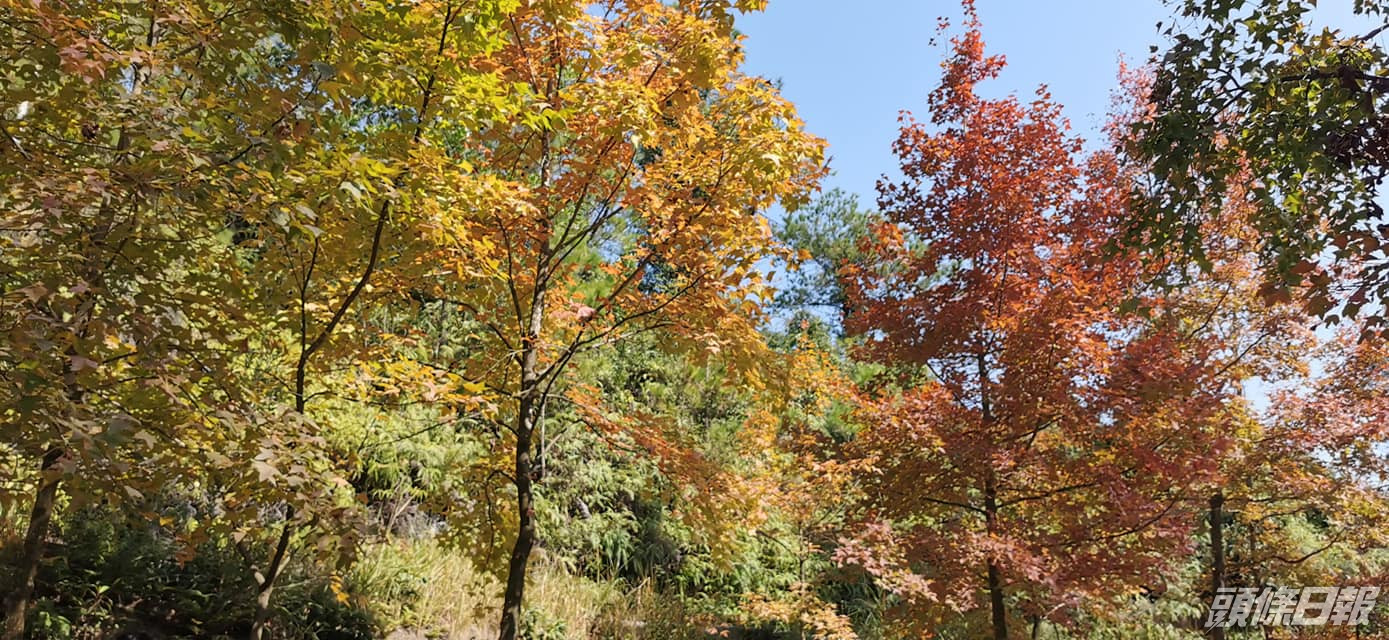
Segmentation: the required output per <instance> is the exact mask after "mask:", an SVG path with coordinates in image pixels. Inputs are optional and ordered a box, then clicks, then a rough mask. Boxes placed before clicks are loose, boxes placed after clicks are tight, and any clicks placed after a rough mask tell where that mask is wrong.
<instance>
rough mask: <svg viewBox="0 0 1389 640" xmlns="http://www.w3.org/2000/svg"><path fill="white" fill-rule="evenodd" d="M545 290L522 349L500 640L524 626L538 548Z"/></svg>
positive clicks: (536, 303) (535, 304)
mask: <svg viewBox="0 0 1389 640" xmlns="http://www.w3.org/2000/svg"><path fill="white" fill-rule="evenodd" d="M544 314H545V291H544V289H539V290H537V291H536V293H535V296H534V297H533V298H532V302H531V310H530V317H529V318H528V322H527V330H526V338H525V341H524V342H523V344H524V345H525V346H524V347H523V348H522V349H521V357H520V362H519V364H520V366H521V387H520V397H519V401H518V403H517V408H516V451H515V455H516V460H515V465H516V468H515V469H514V472H515V476H514V477H513V478H512V482H513V483H515V485H516V516H517V525H518V526H517V529H516V544H515V545H513V546H512V548H511V559H510V561H509V562H508V563H507V574H506V591H505V592H504V593H503V595H502V620H501V633H500V635H499V636H498V640H516V637H517V634H519V633H520V630H521V629H520V626H521V604H522V600H523V599H524V597H525V592H526V565H527V564H528V563H529V562H530V557H531V550H532V549H534V548H535V537H536V535H535V506H534V493H535V480H536V475H535V472H534V470H533V468H532V467H533V462H534V461H533V460H532V459H531V438H532V437H533V436H534V435H535V428H536V421H537V419H538V417H539V416H538V414H539V412H540V407H542V406H544V404H545V398H544V397H543V396H544V395H545V391H544V390H543V389H542V387H541V375H540V365H539V361H540V353H539V350H538V349H539V347H538V345H539V344H540V330H541V327H542V326H543V324H542V323H543V322H544V318H545V315H544ZM555 375H558V374H555Z"/></svg>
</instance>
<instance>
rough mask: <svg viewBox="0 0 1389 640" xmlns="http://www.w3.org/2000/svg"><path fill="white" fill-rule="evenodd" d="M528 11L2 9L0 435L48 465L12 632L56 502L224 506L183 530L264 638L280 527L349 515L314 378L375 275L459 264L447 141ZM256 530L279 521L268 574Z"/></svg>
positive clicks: (326, 523)
mask: <svg viewBox="0 0 1389 640" xmlns="http://www.w3.org/2000/svg"><path fill="white" fill-rule="evenodd" d="M516 4H517V3H515V2H510V1H507V0H500V1H497V2H490V1H488V2H471V3H466V6H465V3H462V2H453V3H450V2H426V3H419V4H416V5H412V6H411V7H400V6H397V5H396V4H395V3H389V2H382V3H378V2H355V1H345V2H339V1H337V0H323V1H321V2H311V3H304V4H302V5H294V6H283V7H281V6H252V7H235V6H234V7H220V6H205V5H204V4H202V3H197V2H175V3H166V4H159V5H154V6H145V5H138V4H131V5H129V6H125V5H110V6H108V5H107V4H106V3H57V4H42V5H36V4H33V3H22V2H17V3H6V4H5V5H4V13H3V14H0V16H3V24H4V27H5V33H6V35H7V37H6V45H5V46H6V47H9V48H7V49H6V53H7V55H6V61H5V65H6V66H5V67H4V72H5V74H6V76H7V80H8V81H7V83H6V89H5V91H6V96H5V97H6V104H15V105H19V106H18V108H17V109H16V110H15V112H14V113H12V114H6V118H7V120H6V122H5V123H4V125H5V131H4V134H5V135H4V138H3V140H4V145H5V146H4V156H3V158H4V164H3V165H2V166H0V171H3V172H4V175H5V177H6V191H5V192H4V193H3V194H0V202H3V205H4V211H5V214H4V216H5V217H4V218H3V231H0V233H3V234H5V235H3V236H0V242H4V243H5V247H6V252H5V254H4V260H5V263H4V264H5V266H6V269H5V275H4V276H3V278H4V279H3V280H0V283H2V285H3V294H4V295H3V299H4V300H5V305H4V307H3V309H4V314H5V316H4V320H3V321H4V323H5V326H6V329H7V331H8V332H9V336H8V337H9V339H8V340H7V342H6V344H5V345H4V346H3V347H0V354H3V357H4V358H5V364H6V365H9V366H6V367H5V369H4V370H5V373H4V386H3V387H0V388H2V389H3V391H0V393H3V394H4V395H0V401H3V404H2V405H0V410H3V413H0V415H2V416H3V418H4V420H5V423H6V424H11V423H13V424H16V425H24V426H23V427H22V428H20V427H18V426H17V427H16V428H15V429H7V430H6V433H5V437H6V440H7V444H10V445H11V446H13V447H14V448H15V449H16V451H17V452H18V454H19V455H21V456H25V457H27V458H28V459H30V460H35V461H38V462H40V463H39V464H36V465H35V466H37V467H38V469H37V473H36V474H34V476H33V477H29V476H26V477H25V478H23V479H24V480H32V481H33V483H34V484H35V485H36V486H37V489H36V492H35V495H34V499H33V509H32V515H31V517H30V519H29V533H28V537H27V542H26V548H25V552H24V562H23V565H24V566H23V567H21V573H22V574H23V575H22V576H21V584H20V585H19V588H18V589H17V590H16V591H15V592H14V593H13V594H12V595H11V597H10V598H9V604H8V606H7V615H6V624H7V631H6V634H7V636H6V637H7V638H8V637H17V636H18V635H19V634H21V633H22V628H23V623H24V622H23V621H24V610H25V608H26V602H27V599H28V594H29V592H30V590H31V588H32V583H33V576H34V574H35V570H36V568H37V566H38V563H39V560H40V559H41V557H42V554H43V541H44V537H45V535H46V530H47V525H48V521H49V519H50V518H51V515H52V512H53V509H54V505H55V504H56V499H57V496H58V491H59V487H60V485H61V483H64V482H66V483H68V486H69V487H70V488H71V489H73V490H71V491H70V492H69V493H71V494H72V495H73V497H74V498H75V499H78V500H83V499H97V498H101V499H108V500H110V499H118V498H120V499H138V498H139V497H140V495H141V494H140V490H141V488H142V487H145V486H156V487H157V486H159V485H161V484H164V483H165V482H169V481H173V482H178V483H180V484H182V485H183V486H198V485H199V483H200V481H205V482H206V484H204V485H202V486H216V487H220V488H221V489H222V490H223V491H222V494H221V495H220V496H218V499H219V500H220V502H219V505H218V506H219V507H220V508H223V509H225V514H224V517H222V518H220V519H216V520H214V521H213V522H208V523H203V524H204V525H205V526H204V527H202V528H200V529H199V531H200V532H202V535H207V533H208V532H210V531H217V530H222V531H228V532H229V533H230V535H231V536H232V538H233V539H234V540H236V542H237V543H238V547H239V548H240V549H241V550H242V551H243V553H244V554H245V555H246V556H247V560H248V562H249V563H250V568H251V570H252V572H253V573H254V577H255V579H256V580H255V581H256V585H257V594H256V614H255V620H254V621H253V624H252V632H251V633H252V636H253V637H258V638H259V637H264V636H265V635H266V634H267V633H268V624H269V618H270V613H271V596H272V593H273V590H274V586H275V584H276V580H277V578H278V576H279V575H280V574H281V572H282V570H283V568H284V566H285V563H286V562H288V558H289V554H290V553H291V548H290V546H291V542H292V541H293V539H294V537H295V535H296V533H298V532H303V531H305V530H311V529H313V528H314V527H313V526H310V524H311V523H314V524H317V525H320V526H322V528H324V529H330V528H337V527H344V526H346V525H348V524H350V521H351V517H349V515H348V514H349V513H351V511H352V510H351V499H350V494H348V495H346V496H345V495H344V491H343V488H344V486H345V484H346V483H345V482H343V481H342V479H341V477H340V475H339V473H338V472H339V471H340V470H341V468H342V466H343V465H342V464H341V461H337V460H332V459H330V458H328V457H327V456H326V455H325V454H326V452H325V451H324V450H323V449H324V448H323V447H322V441H321V440H320V439H318V438H317V433H316V424H315V420H314V417H313V416H312V415H311V414H310V400H311V399H312V397H314V396H316V395H322V394H324V393H325V392H326V391H327V387H328V381H324V380H321V379H317V378H316V376H318V375H321V374H322V373H323V372H325V371H331V370H335V369H337V368H338V367H341V366H343V365H344V363H350V362H352V361H353V359H354V358H358V357H361V356H362V355H363V354H364V353H369V351H367V350H365V349H363V348H362V345H361V343H360V342H357V343H353V342H349V341H344V340H341V339H340V334H352V333H358V332H354V331H353V329H354V328H355V327H354V323H353V315H352V314H353V313H355V312H359V310H360V308H361V307H362V306H363V304H364V302H366V299H367V298H370V297H371V296H370V294H371V292H373V291H377V286H376V285H377V283H376V277H377V275H378V274H379V273H381V272H384V271H385V270H386V267H385V265H386V264H387V263H394V262H396V261H399V262H403V263H406V264H412V263H414V262H415V261H417V260H418V259H420V257H421V256H422V255H423V254H424V253H425V251H424V250H423V249H424V248H429V249H430V250H431V252H432V251H433V250H435V249H437V246H438V245H444V246H447V247H454V246H458V245H460V244H464V243H465V242H466V239H464V238H461V237H459V236H458V234H457V232H458V229H457V225H446V224H444V223H447V222H449V221H451V220H453V219H454V218H456V217H457V216H458V215H460V212H466V211H470V210H472V209H474V208H476V209H485V208H487V207H486V206H482V205H479V202H482V201H485V199H486V197H487V196H488V195H489V194H490V193H492V192H491V191H489V190H487V189H484V188H482V187H481V186H480V185H481V184H482V183H483V182H484V181H481V180H477V181H474V180H472V179H470V178H469V174H471V169H470V168H469V165H468V164H467V162H466V160H463V159H459V158H456V157H453V156H451V155H450V154H449V147H448V142H449V141H450V140H451V139H452V138H454V137H456V136H457V135H458V133H459V132H460V131H464V130H468V129H473V128H476V127H478V126H480V123H482V122H484V121H486V122H490V121H491V120H493V119H496V118H498V117H499V114H501V113H502V112H503V111H505V109H504V108H503V105H506V104H508V102H507V100H506V96H505V91H504V88H502V87H501V86H500V85H498V84H497V83H496V82H495V80H496V78H497V76H495V75H494V74H492V73H491V71H490V70H489V69H486V68H478V67H475V66H473V62H474V61H475V58H476V57H477V56H478V55H480V54H483V53H486V52H487V51H488V50H489V49H490V48H492V47H493V46H495V45H496V44H499V42H500V41H499V40H498V39H497V37H496V35H497V33H498V27H499V25H501V24H502V20H503V18H504V17H505V15H506V13H507V12H508V11H509V10H510V9H512V8H514V7H515V6H516ZM443 105H449V106H450V109H449V116H448V117H447V118H440V117H439V114H440V113H441V112H443V108H442V106H443ZM441 210H447V211H448V215H443V214H441V213H440V212H441ZM397 225H398V226H397ZM430 242H433V243H434V244H430ZM422 245H423V246H422ZM10 248H14V249H15V250H14V251H10V250H9V249H10ZM431 255H432V253H431ZM397 275H399V274H397ZM446 275H447V274H446ZM381 290H383V291H388V290H389V289H386V288H384V287H382V289H381ZM54 381H61V382H60V383H59V384H54ZM136 461H139V462H140V463H139V464H134V463H135V462H136ZM151 475H153V476H154V477H153V478H151V477H150V476H151ZM81 478H89V479H90V484H85V483H81V481H80V479H81ZM107 483H113V484H114V486H110V487H108V486H103V485H105V484H107ZM139 483H143V484H139ZM112 489H115V491H112ZM344 498H346V503H347V504H344ZM266 512H273V513H277V514H279V515H278V518H279V519H282V520H283V521H282V522H281V526H280V527H279V531H278V533H275V534H271V535H270V536H267V537H269V538H272V539H271V540H270V541H269V551H268V552H267V553H268V555H269V558H268V559H267V560H265V561H257V560H254V559H253V558H252V557H251V556H252V554H253V553H257V552H259V547H258V546H255V545H247V544H243V543H245V542H249V541H248V540H247V539H246V536H248V535H251V534H261V533H265V532H266V531H267V528H265V527H263V526H261V523H260V522H259V517H260V516H261V515H263V514H264V513H266ZM206 525H211V526H206ZM251 540H256V537H255V536H254V535H253V537H252V538H251ZM334 540H336V542H334ZM317 542H318V543H319V544H317V545H315V547H316V548H318V549H322V550H330V551H332V552H334V553H349V552H350V550H351V548H352V546H353V545H352V539H351V537H350V536H322V537H320V538H319V540H318V541H317Z"/></svg>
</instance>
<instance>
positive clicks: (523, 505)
mask: <svg viewBox="0 0 1389 640" xmlns="http://www.w3.org/2000/svg"><path fill="white" fill-rule="evenodd" d="M528 405H529V403H528V402H524V401H523V402H522V416H523V417H522V418H521V419H520V420H519V421H518V422H520V425H518V426H519V428H518V429H517V434H516V509H517V516H518V524H519V527H518V528H517V530H516V544H515V545H514V546H512V548H511V559H510V561H509V562H508V564H507V574H506V592H505V593H504V595H503V596H502V623H501V635H500V636H498V640H516V637H517V634H518V633H520V624H521V602H522V599H523V598H524V597H525V591H526V565H527V564H528V563H529V562H530V556H531V550H532V549H534V548H535V508H534V505H533V493H534V487H533V485H532V482H531V452H530V445H531V442H530V435H531V431H530V429H531V428H532V427H533V426H534V425H532V424H530V422H531V420H530V418H529V417H526V414H527V412H528V411H529V406H528Z"/></svg>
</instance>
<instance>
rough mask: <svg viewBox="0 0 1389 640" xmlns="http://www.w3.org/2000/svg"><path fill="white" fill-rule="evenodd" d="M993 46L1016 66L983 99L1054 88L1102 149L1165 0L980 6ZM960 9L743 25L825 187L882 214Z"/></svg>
mask: <svg viewBox="0 0 1389 640" xmlns="http://www.w3.org/2000/svg"><path fill="white" fill-rule="evenodd" d="M1321 4H1322V6H1321V8H1319V9H1318V13H1319V14H1321V15H1320V16H1318V17H1326V18H1336V20H1334V22H1337V23H1340V22H1342V20H1343V19H1344V16H1348V15H1349V14H1350V11H1349V6H1350V0H1327V1H1324V2H1322V3H1321ZM977 10H978V12H979V18H980V21H981V22H982V23H983V34H984V41H985V42H986V43H987V44H988V47H989V50H990V52H991V53H1001V54H1003V55H1004V56H1005V57H1006V58H1007V60H1008V67H1007V68H1006V69H1005V70H1004V73H1003V76H1002V77H1001V78H999V79H998V80H996V81H994V82H993V83H992V84H991V86H985V87H981V90H982V91H984V92H986V93H990V94H993V95H1003V94H1006V93H1017V94H1019V95H1024V96H1027V95H1031V94H1032V92H1033V91H1034V90H1035V89H1036V87H1037V85H1039V84H1046V85H1047V86H1048V87H1049V88H1050V89H1051V91H1052V94H1053V95H1054V97H1055V98H1056V100H1058V101H1059V102H1060V103H1061V104H1063V105H1065V109H1066V115H1067V117H1069V118H1070V119H1071V123H1072V125H1073V126H1074V127H1075V130H1076V131H1077V132H1079V133H1080V134H1081V135H1082V136H1083V137H1085V138H1086V139H1087V140H1091V141H1093V140H1096V139H1097V138H1098V137H1099V127H1100V125H1101V124H1102V123H1103V120H1104V116H1105V113H1106V111H1107V110H1108V108H1109V95H1110V91H1111V89H1112V88H1113V87H1114V86H1115V78H1116V73H1117V71H1118V61H1119V57H1120V55H1124V56H1126V57H1127V58H1128V59H1129V60H1132V61H1134V62H1139V63H1141V62H1143V61H1145V60H1146V59H1147V58H1148V55H1149V54H1148V46H1149V45H1152V44H1159V43H1160V38H1159V35H1158V30H1157V22H1158V21H1159V20H1170V19H1171V16H1172V12H1171V11H1170V9H1169V8H1168V7H1166V6H1164V5H1163V3H1162V2H1161V0H1057V1H1038V0H977ZM959 14H960V5H959V2H958V1H956V0H855V1H850V0H771V3H770V7H769V8H768V10H767V11H766V12H763V13H754V14H750V15H746V16H743V17H741V18H740V19H739V20H738V28H739V30H741V31H742V32H743V33H744V34H746V35H747V40H746V46H747V62H746V65H745V68H746V69H747V71H749V72H750V73H753V74H756V75H760V76H764V77H767V78H771V79H780V80H782V82H783V92H784V94H785V95H786V96H787V97H788V98H790V99H791V100H792V101H793V102H795V103H796V105H797V107H798V108H799V110H800V113H801V116H802V117H803V118H804V119H805V120H806V123H807V126H808V127H809V129H810V131H811V132H813V133H815V134H817V135H819V136H821V137H824V138H826V139H828V140H829V143H830V155H831V156H832V157H833V160H832V161H831V168H832V169H833V170H834V171H836V172H837V175H835V176H833V177H831V178H830V179H829V180H828V181H827V183H826V185H825V186H826V187H827V188H828V187H841V188H843V189H845V190H847V191H850V192H854V193H858V194H860V195H861V196H862V197H863V198H864V203H865V204H868V205H872V204H873V202H874V201H875V193H876V192H875V189H874V184H875V183H876V181H877V179H878V178H879V176H881V175H882V174H883V173H885V172H894V170H895V167H896V163H895V162H894V159H893V156H892V152H891V144H892V141H893V140H894V139H895V138H896V132H897V114H898V112H899V111H900V110H903V109H907V110H913V111H917V112H918V113H919V114H923V115H924V113H923V112H924V110H925V101H926V95H927V93H929V92H930V90H931V88H932V87H934V86H935V84H936V82H937V80H938V78H939V73H940V61H941V58H942V55H943V52H944V49H943V46H944V44H945V43H944V41H940V42H938V43H937V45H936V46H934V47H933V46H931V44H930V43H929V42H930V40H931V39H932V37H933V36H934V35H935V29H936V19H937V17H938V16H941V15H946V16H951V17H952V18H955V20H954V22H955V24H956V25H958V22H959V20H958V17H959Z"/></svg>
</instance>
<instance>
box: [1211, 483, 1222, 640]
mask: <svg viewBox="0 0 1389 640" xmlns="http://www.w3.org/2000/svg"><path fill="white" fill-rule="evenodd" d="M1210 520H1211V523H1210V524H1211V601H1212V602H1214V601H1215V596H1216V594H1218V593H1220V588H1221V587H1223V586H1225V530H1224V529H1225V494H1224V493H1221V492H1219V491H1217V492H1216V493H1215V495H1213V496H1211V512H1210ZM1209 634H1210V637H1211V638H1213V639H1214V640H1225V627H1222V626H1213V627H1211V628H1210V631H1209Z"/></svg>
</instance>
